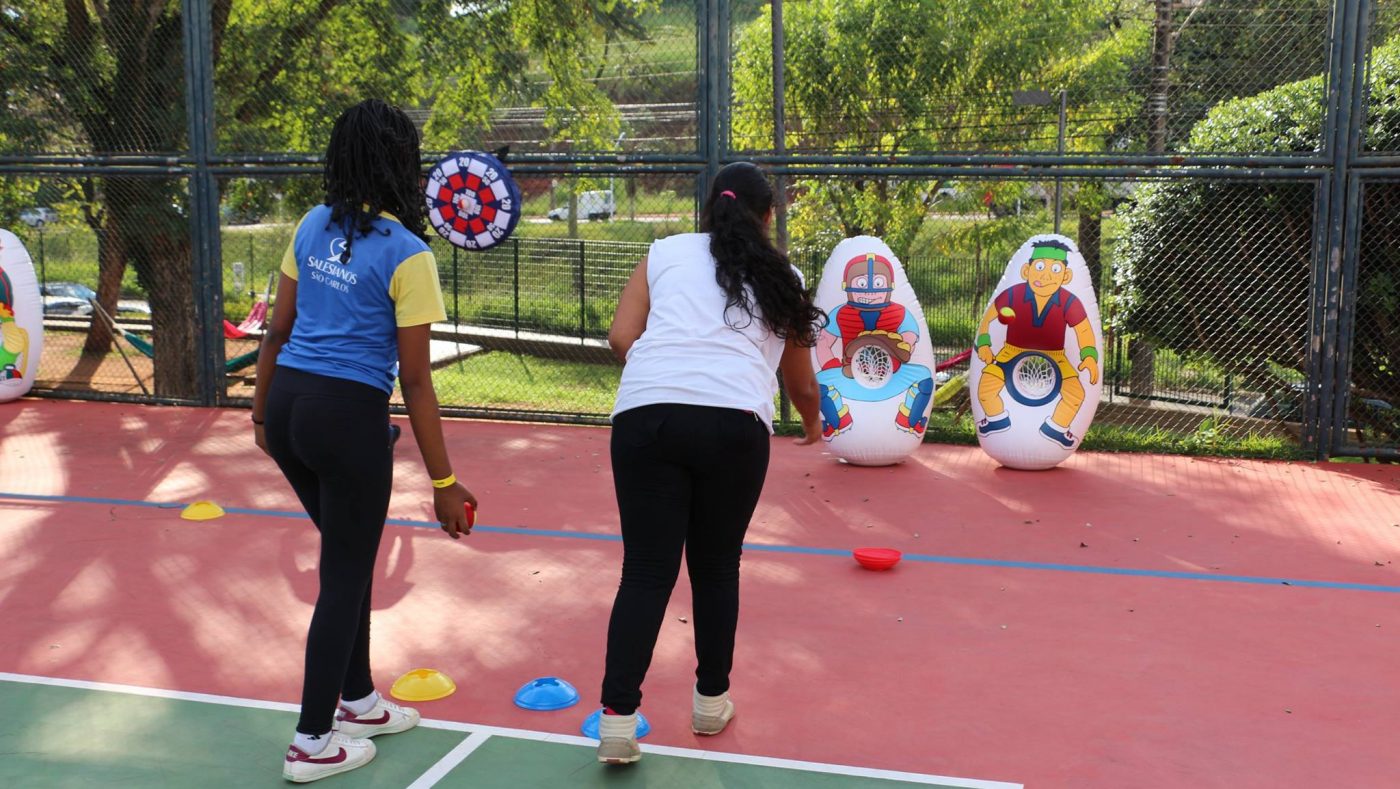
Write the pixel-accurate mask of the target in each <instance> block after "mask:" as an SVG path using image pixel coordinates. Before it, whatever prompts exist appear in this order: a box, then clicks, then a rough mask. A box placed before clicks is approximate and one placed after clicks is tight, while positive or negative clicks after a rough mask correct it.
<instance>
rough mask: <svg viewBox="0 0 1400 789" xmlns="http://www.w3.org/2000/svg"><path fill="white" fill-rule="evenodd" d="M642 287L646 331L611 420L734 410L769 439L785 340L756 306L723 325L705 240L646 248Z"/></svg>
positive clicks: (678, 239) (694, 236)
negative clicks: (754, 420) (638, 414)
mask: <svg viewBox="0 0 1400 789" xmlns="http://www.w3.org/2000/svg"><path fill="white" fill-rule="evenodd" d="M793 271H797V269H796V268H794V269H793ZM797 276H798V280H799V281H801V279H802V274H801V272H798V275H797ZM647 287H648V289H649V290H650V295H651V309H650V311H649V312H648V313H647V327H646V331H644V332H642V336H641V337H640V338H639V339H638V340H637V342H636V343H634V344H633V345H632V348H631V350H629V351H628V352H627V365H626V366H625V367H624V368H623V369H622V382H621V383H620V384H619V385H618V389H617V403H616V404H615V405H614V406H613V416H617V415H618V414H620V413H622V412H623V411H627V410H630V409H633V408H640V407H641V406H645V405H654V404H657V403H681V404H684V405H704V406H715V407H718V408H736V409H740V410H744V411H752V412H753V413H755V414H757V415H758V418H759V419H760V420H762V421H763V424H764V425H766V426H768V431H769V432H770V433H771V432H772V431H773V403H774V398H775V397H776V396H777V393H778V379H777V378H776V376H775V372H776V371H777V369H778V362H779V361H781V359H782V357H783V348H784V345H785V342H784V340H783V339H782V338H781V337H778V336H777V335H775V334H773V333H772V332H770V331H768V329H767V327H766V326H765V325H764V324H763V321H762V320H760V313H759V312H758V307H757V305H755V306H754V317H753V318H752V319H750V318H749V316H748V315H747V314H745V313H744V312H743V310H740V309H737V308H734V309H730V310H729V320H728V321H726V320H725V301H726V299H725V295H724V290H723V289H722V288H720V286H719V283H718V282H716V281H715V259H714V257H712V256H711V255H710V236H709V234H708V233H682V234H680V235H675V236H670V237H668V238H663V239H660V240H658V241H655V242H653V243H652V245H651V251H650V252H649V253H648V255H647ZM731 324H732V325H731Z"/></svg>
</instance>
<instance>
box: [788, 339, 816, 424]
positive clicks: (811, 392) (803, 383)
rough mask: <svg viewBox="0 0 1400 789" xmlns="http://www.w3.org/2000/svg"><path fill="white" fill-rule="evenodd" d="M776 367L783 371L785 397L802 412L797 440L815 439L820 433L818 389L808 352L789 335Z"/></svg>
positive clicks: (809, 352)
mask: <svg viewBox="0 0 1400 789" xmlns="http://www.w3.org/2000/svg"><path fill="white" fill-rule="evenodd" d="M817 345H818V347H820V346H821V343H820V341H819V342H818V343H817ZM778 369H779V370H781V371H782V373H783V385H784V386H785V387H786V388H787V393H788V398H789V399H790V400H792V404H793V405H795V406H797V413H799V414H801V415H802V438H800V439H798V440H797V443H799V444H814V443H817V442H818V441H820V440H821V436H822V412H821V392H820V391H819V390H818V389H817V378H816V375H814V374H813V373H812V352H811V351H810V350H808V349H807V348H803V347H802V346H801V345H798V344H797V343H795V342H793V341H792V340H791V339H789V340H788V341H787V346H786V347H785V348H783V358H782V361H780V362H778Z"/></svg>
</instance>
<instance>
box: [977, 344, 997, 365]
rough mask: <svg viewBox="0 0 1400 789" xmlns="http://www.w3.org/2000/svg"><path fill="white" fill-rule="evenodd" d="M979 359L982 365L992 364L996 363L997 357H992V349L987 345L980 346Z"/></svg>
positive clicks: (978, 349)
mask: <svg viewBox="0 0 1400 789" xmlns="http://www.w3.org/2000/svg"><path fill="white" fill-rule="evenodd" d="M977 358H978V359H981V360H982V364H991V363H992V362H994V361H996V357H995V356H993V355H992V349H991V348H990V347H989V346H986V345H981V346H978V348H977Z"/></svg>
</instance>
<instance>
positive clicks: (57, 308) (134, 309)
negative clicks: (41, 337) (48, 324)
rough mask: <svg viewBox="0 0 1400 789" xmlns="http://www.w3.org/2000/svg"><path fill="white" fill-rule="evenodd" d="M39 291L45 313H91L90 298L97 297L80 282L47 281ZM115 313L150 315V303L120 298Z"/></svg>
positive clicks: (94, 292)
mask: <svg viewBox="0 0 1400 789" xmlns="http://www.w3.org/2000/svg"><path fill="white" fill-rule="evenodd" d="M40 291H41V292H42V293H43V294H44V314H45V315H91V314H92V300H93V299H95V298H97V292H96V291H94V290H93V289H92V288H89V287H88V286H87V285H84V284H82V283H81V282H47V283H44V285H43V286H42V287H40ZM117 313H118V314H123V313H126V314H131V313H135V314H138V315H150V314H151V305H150V304H148V303H146V302H145V301H142V300H140V299H121V300H119V301H118V302H117Z"/></svg>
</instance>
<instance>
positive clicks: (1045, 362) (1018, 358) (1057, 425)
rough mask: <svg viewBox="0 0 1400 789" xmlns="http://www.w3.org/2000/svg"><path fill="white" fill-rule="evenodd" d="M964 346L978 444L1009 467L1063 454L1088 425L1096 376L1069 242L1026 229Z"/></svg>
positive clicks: (1091, 301)
mask: <svg viewBox="0 0 1400 789" xmlns="http://www.w3.org/2000/svg"><path fill="white" fill-rule="evenodd" d="M974 347H975V348H976V354H974V356H973V357H972V366H971V369H970V371H969V375H968V386H969V388H970V390H971V392H972V395H973V398H972V414H973V418H974V419H975V420H976V422H977V440H978V441H979V442H980V443H981V444H982V449H983V450H985V451H986V453H987V454H988V455H991V456H992V458H993V459H994V460H996V461H997V462H998V463H1001V464H1002V465H1003V466H1007V467H1009V468H1016V469H1027V470H1037V469H1047V468H1051V467H1053V466H1056V465H1058V464H1059V463H1061V462H1063V461H1064V459H1065V458H1067V457H1069V456H1070V453H1072V452H1074V450H1075V449H1077V448H1078V447H1079V442H1080V440H1081V439H1082V438H1083V437H1084V434H1085V432H1086V431H1088V429H1089V423H1090V422H1092V421H1093V419H1094V411H1095V410H1096V409H1097V408H1098V405H1099V394H1100V392H1101V390H1102V382H1103V365H1102V364H1101V357H1100V355H1099V354H1100V350H1101V349H1102V348H1103V330H1102V324H1101V323H1100V321H1099V304H1098V300H1097V299H1096V298H1095V297H1094V286H1093V282H1092V281H1091V279H1090V276H1089V268H1088V266H1087V265H1085V263H1084V257H1083V256H1082V255H1080V254H1079V249H1078V247H1076V246H1075V245H1074V242H1073V241H1071V240H1070V239H1068V238H1066V237H1064V236H1058V235H1044V236H1036V237H1034V238H1032V239H1031V240H1030V241H1027V242H1026V243H1025V244H1024V245H1022V247H1021V248H1020V249H1018V250H1017V251H1016V254H1015V255H1013V256H1012V257H1011V262H1010V263H1008V264H1007V266H1006V273H1004V274H1003V275H1002V278H1001V282H1000V283H999V284H998V285H997V288H996V295H995V296H993V298H992V301H991V303H989V304H988V305H987V308H986V310H984V311H983V313H982V319H981V321H980V322H979V323H978V325H977V339H976V341H975V343H974Z"/></svg>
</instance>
